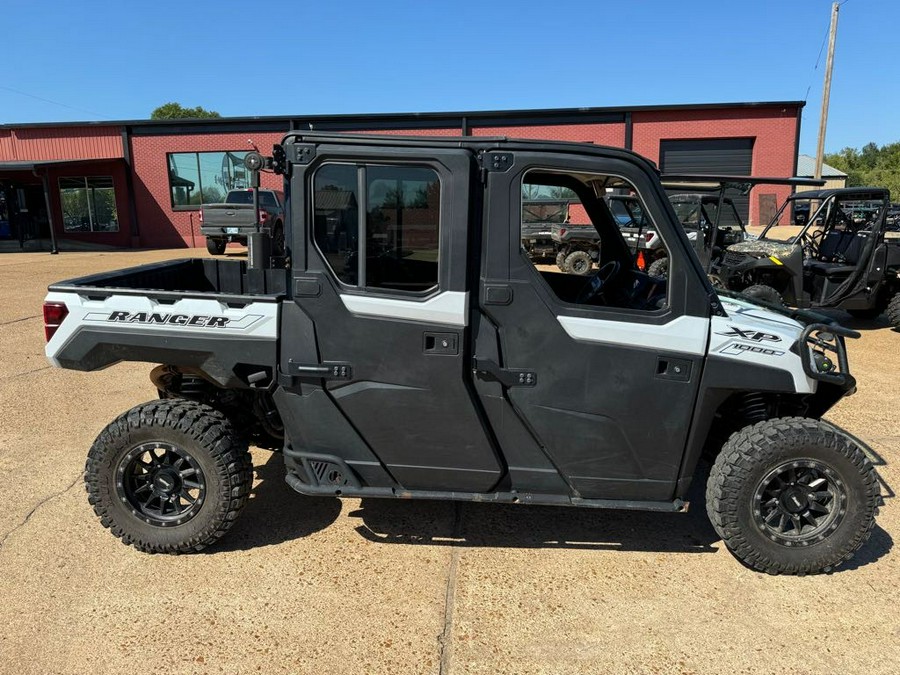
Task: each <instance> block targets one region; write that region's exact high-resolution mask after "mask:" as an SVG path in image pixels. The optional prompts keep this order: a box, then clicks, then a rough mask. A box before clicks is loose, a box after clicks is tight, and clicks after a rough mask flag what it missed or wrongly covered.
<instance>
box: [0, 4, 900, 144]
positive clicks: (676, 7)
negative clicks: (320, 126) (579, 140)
mask: <svg viewBox="0 0 900 675" xmlns="http://www.w3.org/2000/svg"><path fill="white" fill-rule="evenodd" d="M830 7H831V2H830V1H829V0H780V1H778V0H757V1H756V2H733V1H728V0H720V1H718V2H712V1H710V2H700V1H697V2H691V1H690V0H681V1H679V2H673V1H668V2H656V1H653V2H651V1H649V0H648V1H644V2H642V1H640V0H632V2H622V0H618V1H616V2H611V1H607V0H595V1H594V2H587V1H586V2H575V1H570V0H554V1H552V2H531V1H530V0H519V1H518V2H512V1H507V0H498V1H491V0H480V1H478V2H473V1H470V0H457V1H456V2H444V1H443V0H414V1H405V0H404V1H400V0H396V1H390V0H381V1H378V0H367V1H362V2H358V1H356V0H331V1H330V2H321V1H311V0H295V1H293V2H280V1H270V2H267V1H266V0H259V1H257V2H253V1H250V2H247V1H245V2H234V1H232V0H219V1H218V2H207V1H206V0H181V1H180V2H171V1H170V0H156V1H155V2H152V3H150V2H133V1H131V0H118V1H108V2H103V1H100V0H79V1H78V2H71V0H66V1H62V0H44V1H37V0H7V1H6V2H4V3H3V4H2V12H3V13H2V16H3V24H4V27H5V30H4V38H3V44H4V50H3V51H4V53H5V54H6V55H7V59H9V60H8V61H7V62H6V68H4V69H3V77H2V78H0V122H2V123H13V122H38V121H71V120H84V119H91V120H99V119H136V118H145V117H148V116H149V114H150V112H151V111H152V110H153V109H154V108H155V107H157V106H158V105H160V104H162V103H165V102H167V101H178V102H180V103H182V104H183V105H186V106H195V105H202V106H203V107H205V108H209V109H213V110H217V111H219V112H220V113H221V114H222V115H225V116H232V115H302V114H316V113H323V114H325V113H362V112H411V111H435V110H495V109H518V108H557V107H581V106H628V105H647V104H670V103H711V102H727V101H774V100H804V99H806V100H807V101H808V104H807V107H806V109H805V112H804V116H803V131H802V138H801V151H802V152H806V153H808V154H813V153H814V152H815V145H816V133H817V127H818V114H819V106H820V103H821V90H822V77H823V73H824V67H825V53H824V50H823V51H822V54H821V58H819V53H820V49H821V47H822V44H823V38H824V37H825V35H826V32H827V29H828V22H829V18H830ZM898 26H900V2H896V0H848V1H847V2H846V3H845V4H844V5H842V7H841V13H840V23H839V31H838V42H837V51H836V59H835V72H834V83H833V86H832V93H831V111H830V115H829V127H828V135H827V139H826V149H827V150H828V151H835V150H839V149H840V148H842V147H845V146H853V147H858V146H861V145H863V144H865V143H867V142H869V141H875V142H876V143H879V144H884V143H891V142H894V141H898V140H900V112H898V111H900V86H898V84H897V83H898V82H900V47H898V44H900V38H898V36H900V29H898ZM817 58H819V67H818V70H815V69H814V66H815V64H816V61H817ZM26 94H27V95H26ZM35 97H37V98H35ZM41 99H46V100H41ZM50 101H52V103H51V102H50ZM60 104H62V105H60Z"/></svg>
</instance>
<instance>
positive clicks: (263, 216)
mask: <svg viewBox="0 0 900 675" xmlns="http://www.w3.org/2000/svg"><path fill="white" fill-rule="evenodd" d="M268 219H269V214H268V213H266V212H265V211H263V210H262V209H260V210H259V222H261V223H264V222H266V221H267V220H268Z"/></svg>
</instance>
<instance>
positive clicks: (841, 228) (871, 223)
mask: <svg viewBox="0 0 900 675" xmlns="http://www.w3.org/2000/svg"><path fill="white" fill-rule="evenodd" d="M889 208H890V193H889V192H888V191H887V190H885V189H883V188H870V187H859V188H842V189H836V190H816V191H810V192H799V193H795V194H793V195H791V196H790V197H789V198H788V199H787V201H786V202H785V203H784V205H783V206H782V207H781V209H780V210H779V211H778V213H777V214H776V215H775V217H774V218H773V219H772V221H771V222H770V223H769V225H768V226H767V227H766V228H765V229H764V230H763V232H762V234H760V236H759V238H758V239H756V240H751V241H745V242H741V243H738V244H734V245H732V246H730V247H728V249H727V251H726V252H725V255H724V257H723V259H722V262H721V264H720V265H719V266H718V268H717V270H716V272H717V274H718V276H719V278H720V279H721V280H722V282H723V283H724V285H725V286H726V287H727V288H728V289H730V290H734V291H741V292H743V294H744V295H746V296H748V297H755V298H758V299H760V300H763V301H766V302H770V303H775V304H779V305H781V304H787V305H790V306H793V307H801V308H807V307H811V308H828V309H843V310H846V311H848V312H849V313H850V314H852V315H853V316H856V317H859V318H867V319H872V318H875V317H877V316H879V315H880V314H881V313H882V312H884V311H885V310H887V313H888V318H889V320H890V322H891V324H892V325H893V326H894V327H895V328H897V327H900V231H898V230H897V229H896V226H890V225H888V224H887V222H886V216H887V213H888V209H889ZM806 212H809V213H811V215H810V216H809V217H808V218H804V219H803V220H804V223H803V225H802V226H801V227H800V229H799V231H797V230H796V228H787V227H784V226H779V225H778V223H779V222H780V221H781V218H782V216H783V215H784V216H785V217H788V216H790V214H797V213H806ZM794 222H796V219H795V220H794ZM782 232H784V233H785V234H782ZM788 232H792V234H788Z"/></svg>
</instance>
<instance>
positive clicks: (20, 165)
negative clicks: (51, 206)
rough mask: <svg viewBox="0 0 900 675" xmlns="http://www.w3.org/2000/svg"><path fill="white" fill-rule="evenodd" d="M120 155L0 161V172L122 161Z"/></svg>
mask: <svg viewBox="0 0 900 675" xmlns="http://www.w3.org/2000/svg"><path fill="white" fill-rule="evenodd" d="M123 161H125V160H124V159H122V158H121V157H106V158H90V159H35V160H23V161H19V162H0V173H3V172H9V171H34V170H36V169H43V168H49V167H54V166H72V165H76V164H100V163H103V162H107V163H108V162H123Z"/></svg>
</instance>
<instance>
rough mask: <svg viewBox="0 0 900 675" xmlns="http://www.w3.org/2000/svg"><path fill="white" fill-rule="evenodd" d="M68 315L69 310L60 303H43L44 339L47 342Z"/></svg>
mask: <svg viewBox="0 0 900 675" xmlns="http://www.w3.org/2000/svg"><path fill="white" fill-rule="evenodd" d="M68 315H69V308H68V307H66V306H65V305H64V304H63V303H61V302H45V303H44V337H45V338H47V342H50V338H52V337H53V334H54V333H55V332H56V329H57V328H59V327H60V325H61V324H62V322H63V320H64V319H65V318H66V317H67V316H68Z"/></svg>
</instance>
